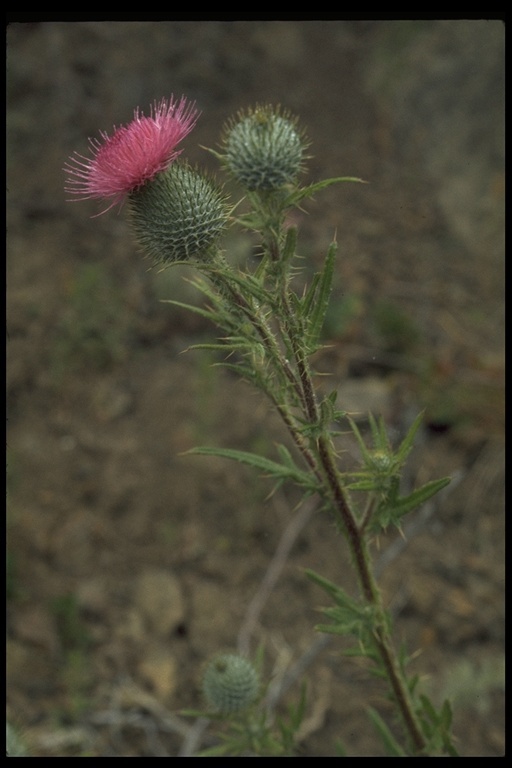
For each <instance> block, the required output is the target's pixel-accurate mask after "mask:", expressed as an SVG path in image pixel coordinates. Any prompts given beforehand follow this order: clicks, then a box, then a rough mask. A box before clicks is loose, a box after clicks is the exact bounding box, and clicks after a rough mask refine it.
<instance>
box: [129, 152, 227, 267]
mask: <svg viewBox="0 0 512 768" xmlns="http://www.w3.org/2000/svg"><path fill="white" fill-rule="evenodd" d="M129 201H130V210H131V213H132V225H133V228H134V230H135V234H136V237H137V240H138V242H139V243H140V245H141V246H142V247H143V248H144V250H145V251H146V252H147V254H148V255H149V256H151V257H152V258H153V259H154V260H155V261H156V262H161V263H164V264H171V263H174V262H183V261H189V260H190V259H193V258H201V257H207V255H208V250H209V249H210V247H211V246H212V245H213V244H214V243H215V241H216V240H217V238H218V237H219V235H220V234H221V232H222V230H223V229H224V227H225V225H226V222H227V218H228V209H227V205H226V200H225V199H224V197H223V196H222V194H221V192H220V191H219V190H218V189H217V188H216V187H215V185H214V184H213V183H212V182H211V181H210V179H208V178H207V177H206V176H203V175H202V174H200V173H198V172H197V171H194V170H192V169H191V168H189V167H188V166H187V165H182V164H179V163H174V164H173V165H171V166H170V167H169V168H168V169H167V170H166V171H163V172H162V173H159V174H157V175H156V176H155V177H154V178H153V179H152V180H151V181H148V182H147V183H146V184H144V185H143V186H142V187H140V188H139V189H137V190H135V191H134V192H132V193H131V194H130V196H129Z"/></svg>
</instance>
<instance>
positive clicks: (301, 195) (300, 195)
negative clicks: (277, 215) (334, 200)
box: [285, 176, 367, 208]
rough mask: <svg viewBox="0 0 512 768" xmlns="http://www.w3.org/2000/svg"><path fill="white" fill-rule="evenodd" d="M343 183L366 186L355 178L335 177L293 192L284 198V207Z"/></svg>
mask: <svg viewBox="0 0 512 768" xmlns="http://www.w3.org/2000/svg"><path fill="white" fill-rule="evenodd" d="M345 181H354V182H358V183H359V184H367V182H366V181H363V179H358V178H356V177H355V176H337V177H335V178H333V179H324V180H323V181H318V182H316V184H310V185H309V186H307V187H303V188H302V189H298V190H296V191H295V192H293V193H292V194H291V195H289V197H287V198H286V201H285V206H286V207H287V208H290V207H291V206H294V205H297V203H300V201H301V200H305V199H306V198H308V197H312V196H313V195H314V194H316V193H317V192H320V191H321V190H322V189H325V188H326V187H329V186H331V184H341V183H343V182H345Z"/></svg>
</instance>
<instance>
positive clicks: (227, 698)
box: [203, 653, 259, 713]
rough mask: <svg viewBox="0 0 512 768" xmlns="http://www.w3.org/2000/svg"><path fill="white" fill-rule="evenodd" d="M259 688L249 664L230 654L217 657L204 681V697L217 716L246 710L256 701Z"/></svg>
mask: <svg viewBox="0 0 512 768" xmlns="http://www.w3.org/2000/svg"><path fill="white" fill-rule="evenodd" d="M258 688H259V680H258V674H257V672H256V670H255V669H254V667H253V665H252V664H251V662H250V661H248V660H247V659H244V658H243V656H237V655H236V654H233V653H225V654H222V655H220V656H216V657H215V658H214V659H213V660H212V661H211V662H210V663H209V664H208V667H207V668H206V672H205V674H204V677H203V692H204V695H205V697H206V699H207V700H208V702H209V704H211V705H212V707H214V709H216V710H217V711H218V712H225V713H233V712H240V711H241V710H244V709H246V708H247V707H248V706H249V704H252V702H253V701H254V699H255V698H256V695H257V693H258Z"/></svg>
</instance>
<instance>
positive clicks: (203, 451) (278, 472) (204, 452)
mask: <svg viewBox="0 0 512 768" xmlns="http://www.w3.org/2000/svg"><path fill="white" fill-rule="evenodd" d="M182 455H183V456H187V455H196V456H219V457H221V458H224V459H233V460H234V461H239V462H240V463H241V464H247V465H248V466H251V467H255V468H256V469H260V470H262V472H265V473H266V474H267V475H269V476H271V477H274V478H277V479H278V480H293V481H295V482H296V483H298V484H299V485H302V486H304V487H306V488H309V489H310V490H317V482H316V480H315V478H314V477H313V476H312V475H310V474H308V473H307V472H303V471H302V470H300V469H299V468H298V467H296V466H295V465H294V464H293V463H292V465H291V466H285V465H284V464H278V463H277V462H276V461H271V459H267V458H265V457H264V456H260V455H259V454H257V453H250V452H248V451H238V450H236V449H233V448H215V447H209V446H199V447H198V448H191V449H190V450H189V451H185V452H184V453H183V454H182ZM290 459H291V456H290Z"/></svg>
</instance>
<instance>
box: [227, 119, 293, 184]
mask: <svg viewBox="0 0 512 768" xmlns="http://www.w3.org/2000/svg"><path fill="white" fill-rule="evenodd" d="M224 147H225V151H226V153H225V155H224V161H225V164H226V167H227V168H228V170H229V171H230V172H231V173H232V174H233V176H234V177H235V179H237V181H239V182H240V183H241V184H242V185H243V186H244V187H246V188H247V189H248V190H251V191H253V190H272V189H279V188H280V187H283V186H284V185H286V184H291V183H294V182H295V181H296V179H297V176H298V175H299V172H300V171H301V170H302V158H303V152H304V149H305V142H304V139H303V136H302V135H301V132H300V130H299V129H298V128H297V125H296V120H295V119H294V118H292V117H291V116H290V115H288V113H286V112H284V113H280V111H279V108H274V107H271V106H264V107H256V108H255V109H253V110H249V111H248V112H247V114H243V113H241V114H239V116H238V119H237V120H233V121H232V122H231V123H230V124H229V125H228V126H227V128H226V129H225V137H224Z"/></svg>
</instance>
